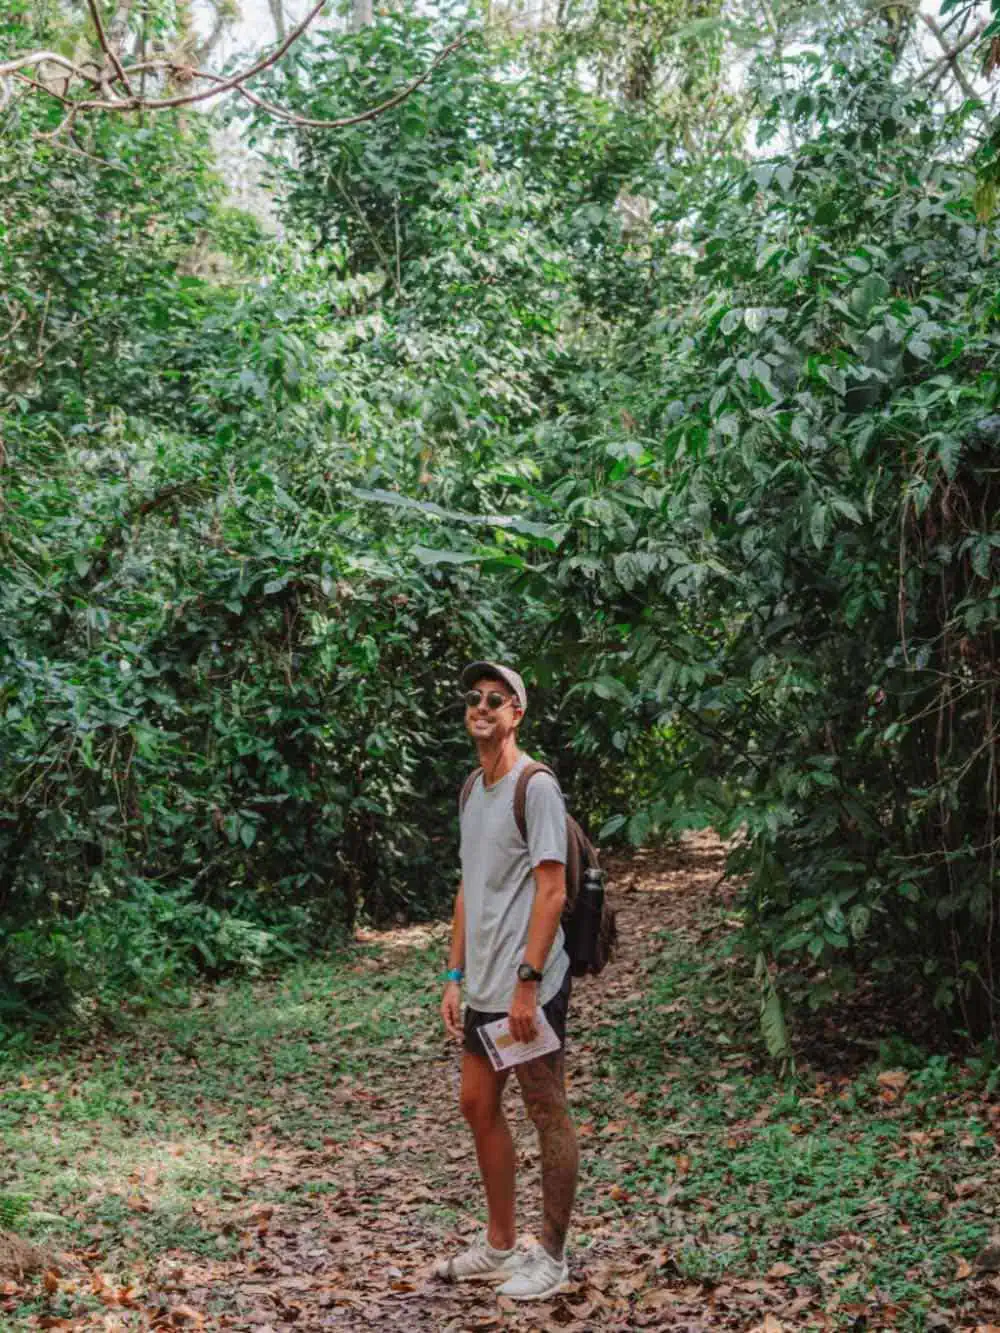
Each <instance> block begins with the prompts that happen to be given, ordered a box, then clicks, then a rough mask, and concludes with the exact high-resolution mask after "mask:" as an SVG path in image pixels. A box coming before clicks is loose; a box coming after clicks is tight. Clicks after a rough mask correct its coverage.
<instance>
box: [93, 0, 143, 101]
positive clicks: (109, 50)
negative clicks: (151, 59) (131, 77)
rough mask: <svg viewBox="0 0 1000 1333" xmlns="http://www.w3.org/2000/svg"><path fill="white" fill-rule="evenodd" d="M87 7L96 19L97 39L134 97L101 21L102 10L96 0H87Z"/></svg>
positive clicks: (127, 89)
mask: <svg viewBox="0 0 1000 1333" xmlns="http://www.w3.org/2000/svg"><path fill="white" fill-rule="evenodd" d="M87 8H88V9H89V10H90V17H91V18H92V19H93V20H94V28H95V29H96V31H97V40H98V41H99V42H100V44H101V49H102V50H103V52H104V54H105V55H106V56H107V57H108V59H109V60H110V61H111V63H112V65H114V67H115V70H116V72H117V74H118V77H119V78H120V79H121V81H122V83H123V84H124V85H125V91H126V92H127V93H128V94H129V96H130V97H134V96H135V93H134V92H133V91H132V85H131V84H130V83H129V81H128V75H127V74H126V73H125V70H124V69H123V68H122V62H121V60H120V59H119V57H118V52H117V51H116V50H115V48H114V47H113V46H112V45H111V43H110V42H109V41H108V35H107V33H106V32H105V31H104V24H103V23H102V22H101V11H100V9H98V7H97V3H96V0H87Z"/></svg>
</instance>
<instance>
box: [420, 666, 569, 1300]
mask: <svg viewBox="0 0 1000 1333" xmlns="http://www.w3.org/2000/svg"><path fill="white" fill-rule="evenodd" d="M462 684H463V686H464V687H465V689H466V691H467V693H466V695H465V725H466V730H467V731H468V733H469V735H470V736H471V737H472V740H473V741H474V742H475V746H476V749H477V750H478V752H479V763H480V765H481V766H482V774H481V775H480V776H479V777H478V778H477V779H476V781H475V784H474V786H473V787H472V789H471V791H470V793H469V795H468V799H467V800H466V803H465V806H464V809H463V810H462V814H461V861H462V881H461V884H460V886H459V890H458V895H457V897H456V899H455V912H454V919H453V922H452V934H451V951H450V954H449V960H448V973H447V977H448V982H447V985H446V987H445V992H444V997H443V999H442V1002H441V1014H442V1017H443V1019H444V1023H445V1027H446V1028H447V1030H448V1032H449V1033H451V1035H452V1036H453V1037H455V1038H456V1039H457V1040H460V1041H462V1043H463V1054H462V1093H461V1108H462V1114H463V1115H464V1116H465V1119H466V1120H467V1121H468V1123H469V1127H470V1128H471V1130H472V1134H473V1138H474V1140H475V1145H476V1156H477V1158H478V1161H479V1171H480V1175H481V1176H482V1181H483V1185H484V1187H485V1193H486V1207H487V1214H488V1221H487V1228H486V1236H485V1239H484V1240H483V1241H482V1242H480V1243H478V1244H475V1245H472V1246H471V1247H470V1248H469V1249H467V1250H464V1251H463V1252H462V1253H460V1254H457V1255H455V1256H453V1257H451V1258H449V1259H445V1260H443V1261H442V1262H441V1263H440V1264H439V1265H438V1270H437V1271H438V1273H439V1274H440V1276H442V1277H447V1278H450V1279H452V1280H457V1281H470V1280H479V1281H484V1280H487V1281H488V1280H491V1279H492V1280H503V1285H502V1286H501V1287H500V1289H499V1290H500V1292H501V1294H502V1295H505V1296H511V1297H513V1298H514V1299H515V1300H543V1299H545V1298H546V1297H548V1296H552V1295H553V1294H554V1293H555V1292H557V1291H558V1290H559V1289H560V1288H561V1287H562V1286H563V1284H564V1283H565V1282H566V1280H567V1278H568V1276H569V1270H568V1267H567V1264H566V1256H565V1244H566V1231H567V1228H568V1226H569V1218H570V1212H571V1210H572V1207H573V1198H574V1195H575V1193H576V1176H577V1164H578V1152H577V1143H576V1131H575V1130H574V1128H573V1122H572V1120H571V1119H570V1115H569V1110H568V1107H567V1105H566V1088H565V1080H564V1049H562V1048H561V1049H560V1050H559V1051H557V1052H555V1053H554V1054H551V1055H547V1056H541V1057H539V1058H537V1059H535V1060H530V1061H528V1062H526V1063H525V1064H520V1065H517V1066H515V1070H514V1072H515V1074H516V1076H517V1081H518V1083H519V1084H520V1087H521V1094H522V1096H523V1098H524V1104H525V1107H526V1109H527V1112H528V1115H529V1116H530V1117H531V1120H532V1122H533V1124H534V1126H535V1129H536V1130H537V1132H538V1141H539V1148H540V1157H541V1167H542V1212H543V1222H542V1234H541V1244H540V1245H538V1246H536V1247H535V1248H534V1249H533V1250H532V1251H530V1252H529V1253H528V1254H527V1255H521V1254H518V1252H517V1248H516V1245H517V1231H516V1226H515V1220H514V1142H513V1139H512V1138H511V1133H510V1127H509V1125H508V1124H507V1121H506V1119H505V1118H504V1114H503V1108H502V1105H501V1103H502V1098H503V1090H504V1085H505V1083H506V1080H507V1074H508V1072H509V1071H506V1070H504V1071H502V1072H497V1071H496V1070H494V1068H493V1066H492V1065H491V1064H490V1061H489V1060H488V1059H487V1056H486V1052H485V1049H484V1047H483V1045H482V1043H481V1040H480V1038H479V1035H478V1029H479V1028H480V1027H482V1025H483V1024H484V1023H489V1022H492V1021H493V1020H494V1019H497V1018H501V1017H503V1016H504V1015H505V1014H507V1015H509V1016H510V1030H511V1034H512V1036H514V1037H515V1038H516V1039H517V1040H520V1041H530V1040H531V1039H532V1038H533V1037H534V1036H535V1035H536V1021H535V1012H536V1010H537V1008H538V1007H539V1006H541V1008H542V1009H543V1010H544V1012H545V1016H546V1018H547V1019H548V1021H549V1023H550V1024H551V1025H552V1027H553V1029H554V1030H555V1032H556V1034H557V1035H558V1036H559V1038H560V1040H561V1041H562V1040H564V1038H565V1034H566V1012H567V1008H568V1005H569V990H570V974H569V958H568V956H567V954H566V951H565V948H564V947H563V946H564V939H563V931H562V925H561V923H560V918H561V915H562V909H563V904H564V902H565V899H566V867H565V860H566V810H565V806H564V804H563V798H562V793H561V792H560V790H559V786H558V784H557V783H556V782H555V780H554V779H553V778H552V777H550V776H549V775H548V774H546V773H537V774H536V775H535V776H534V777H533V778H532V779H531V781H530V782H529V784H528V787H527V799H526V812H525V813H526V823H527V834H528V836H527V841H525V839H524V838H522V836H521V834H520V831H519V830H518V827H517V824H516V822H515V819H514V789H515V787H516V785H517V778H518V774H519V773H520V771H521V769H522V768H523V767H524V765H525V764H527V763H529V762H530V757H529V756H528V755H526V754H523V753H522V751H521V750H520V749H519V748H518V743H517V742H518V727H519V726H520V725H521V721H522V719H523V717H524V713H525V709H526V708H527V702H528V699H527V693H526V691H525V688H524V681H523V680H522V679H521V677H520V676H519V675H518V673H517V672H516V671H514V670H512V669H511V668H510V667H507V666H501V665H499V664H497V663H496V662H473V663H472V664H471V665H470V666H468V667H466V668H465V670H464V671H463V673H462ZM463 977H464V980H465V987H466V1010H465V1019H464V1023H463V1022H462V1020H461V983H462V980H463Z"/></svg>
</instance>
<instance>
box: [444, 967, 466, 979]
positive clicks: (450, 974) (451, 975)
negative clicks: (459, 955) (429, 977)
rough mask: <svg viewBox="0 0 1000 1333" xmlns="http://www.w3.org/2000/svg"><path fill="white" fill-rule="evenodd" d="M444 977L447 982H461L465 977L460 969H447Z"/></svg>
mask: <svg viewBox="0 0 1000 1333" xmlns="http://www.w3.org/2000/svg"><path fill="white" fill-rule="evenodd" d="M444 975H445V979H446V980H447V981H461V980H462V978H463V977H464V976H465V972H464V971H463V970H462V968H460V967H449V969H448V971H447V972H446V973H445V974H444Z"/></svg>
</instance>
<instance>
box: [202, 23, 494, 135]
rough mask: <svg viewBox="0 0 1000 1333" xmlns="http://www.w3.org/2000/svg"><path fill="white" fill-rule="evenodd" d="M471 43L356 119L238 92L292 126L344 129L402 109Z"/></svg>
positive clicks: (442, 55) (443, 54)
mask: <svg viewBox="0 0 1000 1333" xmlns="http://www.w3.org/2000/svg"><path fill="white" fill-rule="evenodd" d="M467 40H468V35H467V34H466V33H463V34H462V36H461V37H456V39H455V40H454V41H453V42H449V44H448V45H447V46H446V47H445V48H444V49H443V50H442V51H440V52H438V54H437V55H436V56H435V57H434V59H433V60H432V61H431V63H430V64H429V65H428V66H427V68H426V69H425V70H424V72H423V74H421V75H420V77H419V78H417V79H414V80H413V82H412V83H408V84H407V85H406V87H405V88H403V89H402V90H401V91H400V92H398V93H394V94H393V96H392V97H390V98H388V99H387V101H385V102H380V103H379V104H378V106H373V107H370V108H369V109H368V110H367V111H360V112H358V114H357V115H354V116H341V117H340V118H339V119H338V120H315V119H313V118H312V117H311V116H299V115H297V114H296V113H295V112H294V111H288V110H286V109H285V108H284V107H280V106H276V105H275V104H274V103H273V102H266V101H265V100H264V98H263V97H258V96H257V94H256V93H252V92H250V90H249V89H248V88H243V87H238V88H237V89H236V91H237V92H238V93H239V94H240V96H241V97H245V98H246V100H247V101H248V102H252V103H253V104H254V106H258V107H260V109H261V110H262V111H267V112H268V113H269V114H270V115H272V116H277V117H278V118H279V119H280V120H284V121H287V122H288V123H289V124H290V125H299V126H301V127H302V128H303V129H309V130H342V129H345V128H346V127H347V126H348V125H360V124H361V123H362V121H366V120H374V119H375V117H376V116H381V115H383V114H384V113H385V112H386V111H391V110H392V108H393V107H395V106H399V104H400V102H404V101H405V100H406V98H408V97H409V96H410V95H411V94H412V93H415V92H416V91H417V89H418V88H419V87H420V86H421V84H424V83H426V82H427V80H428V79H429V78H430V77H431V75H432V74H433V73H434V71H435V70H436V69H437V67H438V65H440V64H441V63H442V61H444V60H447V59H448V57H449V56H450V55H451V53H452V52H453V51H456V50H457V49H458V48H459V47H460V46H461V45H462V44H463V42H465V41H467ZM196 77H199V78H211V77H212V76H211V75H207V74H198V75H197V76H196Z"/></svg>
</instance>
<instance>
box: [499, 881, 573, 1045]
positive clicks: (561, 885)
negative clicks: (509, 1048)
mask: <svg viewBox="0 0 1000 1333" xmlns="http://www.w3.org/2000/svg"><path fill="white" fill-rule="evenodd" d="M532 873H533V874H534V877H535V901H534V903H533V904H532V908H531V919H530V920H529V922H528V938H527V941H526V943H525V946H524V958H523V960H522V961H524V962H525V963H530V964H531V966H532V967H533V968H534V969H535V970H536V971H537V972H541V971H543V969H544V967H545V962H546V959H547V958H548V956H549V950H550V949H551V948H552V941H553V940H554V939H555V937H556V931H557V930H558V929H559V922H560V919H561V918H562V910H563V906H564V905H565V902H566V867H565V866H564V865H563V863H562V862H561V861H540V862H539V863H538V865H537V866H535V868H534V870H533V872H532ZM537 1008H538V982H537V981H519V982H518V983H517V985H516V986H515V987H514V998H513V1000H512V1002H511V1006H510V1032H511V1036H512V1037H513V1038H514V1039H515V1040H516V1041H533V1040H534V1038H535V1035H536V1028H535V1010H536V1009H537Z"/></svg>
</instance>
